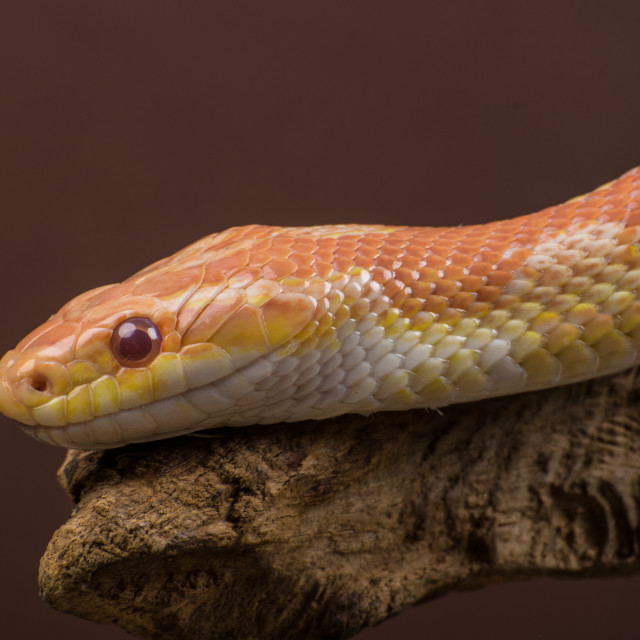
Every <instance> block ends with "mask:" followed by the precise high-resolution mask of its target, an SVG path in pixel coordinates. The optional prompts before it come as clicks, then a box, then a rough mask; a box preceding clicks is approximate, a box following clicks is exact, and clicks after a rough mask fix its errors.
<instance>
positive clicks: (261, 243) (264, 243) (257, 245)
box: [251, 238, 271, 252]
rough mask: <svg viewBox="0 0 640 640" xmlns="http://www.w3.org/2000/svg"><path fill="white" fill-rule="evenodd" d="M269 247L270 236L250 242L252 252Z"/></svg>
mask: <svg viewBox="0 0 640 640" xmlns="http://www.w3.org/2000/svg"><path fill="white" fill-rule="evenodd" d="M270 248H271V238H264V239H263V240H257V241H255V242H253V243H251V251H252V252H254V251H255V252H261V251H267V252H268V251H269V249H270Z"/></svg>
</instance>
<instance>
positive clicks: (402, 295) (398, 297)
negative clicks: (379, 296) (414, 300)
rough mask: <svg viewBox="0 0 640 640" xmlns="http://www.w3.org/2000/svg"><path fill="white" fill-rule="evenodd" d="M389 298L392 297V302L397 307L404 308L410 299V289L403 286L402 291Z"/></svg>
mask: <svg viewBox="0 0 640 640" xmlns="http://www.w3.org/2000/svg"><path fill="white" fill-rule="evenodd" d="M389 298H390V299H391V304H392V305H393V306H394V307H395V308H396V309H403V308H404V305H405V304H406V302H407V300H408V299H409V291H408V290H407V289H405V288H404V287H403V288H402V290H401V291H398V292H397V293H396V294H395V295H393V296H389Z"/></svg>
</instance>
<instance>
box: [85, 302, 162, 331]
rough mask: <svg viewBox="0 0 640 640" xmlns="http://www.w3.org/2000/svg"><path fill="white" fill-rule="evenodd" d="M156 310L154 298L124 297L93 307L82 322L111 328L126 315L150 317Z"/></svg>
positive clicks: (156, 305) (156, 304) (156, 303)
mask: <svg viewBox="0 0 640 640" xmlns="http://www.w3.org/2000/svg"><path fill="white" fill-rule="evenodd" d="M157 308H158V300H156V299H155V298H149V297H142V296H126V297H124V298H120V299H116V300H110V301H109V302H107V303H104V304H101V305H99V306H97V307H95V308H94V309H92V310H91V312H89V313H88V314H87V315H86V316H85V317H84V320H85V321H87V322H88V323H90V324H94V325H102V326H109V325H111V326H112V324H113V323H115V322H117V319H118V318H121V317H124V316H126V315H130V316H131V315H136V316H147V317H152V316H153V314H154V312H155V311H156V309H157Z"/></svg>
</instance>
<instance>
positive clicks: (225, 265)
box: [204, 249, 250, 280]
mask: <svg viewBox="0 0 640 640" xmlns="http://www.w3.org/2000/svg"><path fill="white" fill-rule="evenodd" d="M249 257H250V256H249V251H248V249H239V250H238V251H234V252H233V253H229V254H227V255H225V256H222V257H220V258H215V259H212V260H209V262H207V264H206V266H205V273H204V279H205V280H208V279H209V277H210V275H211V274H215V273H224V274H227V275H228V274H230V273H231V272H234V271H238V270H239V269H242V268H243V267H246V266H247V265H248V264H249Z"/></svg>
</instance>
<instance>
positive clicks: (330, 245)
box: [318, 236, 338, 253]
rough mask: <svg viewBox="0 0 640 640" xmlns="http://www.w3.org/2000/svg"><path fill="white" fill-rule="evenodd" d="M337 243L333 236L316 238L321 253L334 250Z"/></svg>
mask: <svg viewBox="0 0 640 640" xmlns="http://www.w3.org/2000/svg"><path fill="white" fill-rule="evenodd" d="M337 243H338V241H337V239H336V238H334V237H333V236H319V237H318V249H321V250H323V251H331V253H333V250H334V249H335V247H336V245H337Z"/></svg>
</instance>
